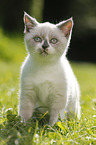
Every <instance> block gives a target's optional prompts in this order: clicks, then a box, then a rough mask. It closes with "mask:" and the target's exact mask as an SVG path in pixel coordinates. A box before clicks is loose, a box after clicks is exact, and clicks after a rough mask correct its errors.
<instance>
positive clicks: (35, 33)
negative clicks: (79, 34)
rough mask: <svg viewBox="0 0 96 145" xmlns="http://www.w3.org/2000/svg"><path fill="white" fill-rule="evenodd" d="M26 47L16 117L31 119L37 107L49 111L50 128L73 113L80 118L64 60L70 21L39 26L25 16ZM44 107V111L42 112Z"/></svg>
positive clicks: (76, 95)
mask: <svg viewBox="0 0 96 145" xmlns="http://www.w3.org/2000/svg"><path fill="white" fill-rule="evenodd" d="M24 23H25V31H24V33H25V44H26V48H27V51H28V56H27V58H26V60H25V61H24V63H23V65H22V67H21V89H20V102H19V115H21V116H22V117H23V118H24V120H25V121H26V120H28V119H29V118H31V116H32V113H33V112H34V110H35V109H36V108H37V107H40V106H43V107H41V108H42V109H41V111H42V112H46V111H48V112H49V115H50V120H49V123H50V125H54V124H55V123H56V121H57V120H58V116H59V114H60V116H61V119H64V117H65V111H66V113H67V114H68V115H70V113H73V114H74V113H76V114H77V116H78V118H80V101H79V97H80V91H79V85H78V82H77V80H76V77H75V76H74V74H73V71H72V69H71V66H70V64H69V62H68V60H67V58H66V53H67V49H68V45H69V42H70V38H71V33H72V27H73V20H72V18H70V19H68V20H67V21H62V22H60V23H59V24H56V25H54V24H51V23H49V22H46V23H38V22H37V21H36V19H34V18H32V17H31V16H29V15H28V14H27V13H25V14H24ZM44 107H45V108H46V109H44Z"/></svg>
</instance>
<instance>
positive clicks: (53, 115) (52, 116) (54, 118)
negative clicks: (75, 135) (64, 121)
mask: <svg viewBox="0 0 96 145" xmlns="http://www.w3.org/2000/svg"><path fill="white" fill-rule="evenodd" d="M58 117H59V113H58V110H56V109H55V108H54V109H52V110H51V113H50V120H49V124H50V125H51V126H53V125H54V124H55V123H56V122H57V120H58Z"/></svg>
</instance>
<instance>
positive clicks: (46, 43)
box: [42, 40, 49, 49]
mask: <svg viewBox="0 0 96 145" xmlns="http://www.w3.org/2000/svg"><path fill="white" fill-rule="evenodd" d="M47 47H49V44H48V42H47V40H45V41H44V43H43V45H42V48H43V49H46V48H47Z"/></svg>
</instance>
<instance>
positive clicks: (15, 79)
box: [0, 30, 96, 145]
mask: <svg viewBox="0 0 96 145" xmlns="http://www.w3.org/2000/svg"><path fill="white" fill-rule="evenodd" d="M25 55H26V51H25V47H24V43H23V38H21V37H18V35H16V36H10V37H9V36H8V35H5V34H4V33H3V32H2V31H1V30H0V145H51V144H52V145H77V144H80V145H95V144H96V64H88V63H72V68H73V70H74V72H75V74H76V76H77V78H78V81H79V84H80V87H81V108H82V109H81V112H82V114H81V119H80V121H79V120H77V119H76V120H73V119H70V121H68V120H64V121H63V122H62V121H61V120H60V119H59V121H58V122H57V123H56V124H55V125H54V126H53V127H51V126H49V125H48V119H47V115H45V116H43V115H42V114H38V112H35V113H34V115H33V118H32V119H30V120H28V121H27V122H26V123H25V122H23V121H21V118H20V116H18V92H19V75H20V66H21V64H22V61H23V60H24V57H25Z"/></svg>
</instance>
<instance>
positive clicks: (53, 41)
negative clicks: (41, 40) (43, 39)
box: [50, 38, 58, 44]
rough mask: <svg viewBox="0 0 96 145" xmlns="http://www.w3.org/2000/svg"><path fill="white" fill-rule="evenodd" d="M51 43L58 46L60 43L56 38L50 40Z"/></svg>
mask: <svg viewBox="0 0 96 145" xmlns="http://www.w3.org/2000/svg"><path fill="white" fill-rule="evenodd" d="M50 42H51V43H53V44H56V43H57V42H58V40H57V39H56V38H52V39H51V40H50Z"/></svg>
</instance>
